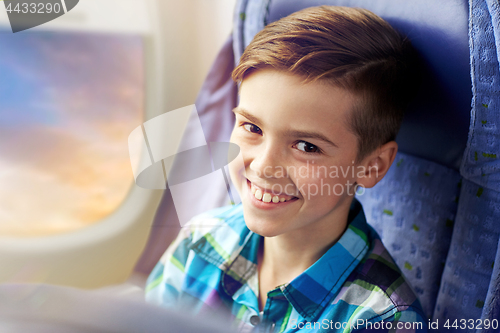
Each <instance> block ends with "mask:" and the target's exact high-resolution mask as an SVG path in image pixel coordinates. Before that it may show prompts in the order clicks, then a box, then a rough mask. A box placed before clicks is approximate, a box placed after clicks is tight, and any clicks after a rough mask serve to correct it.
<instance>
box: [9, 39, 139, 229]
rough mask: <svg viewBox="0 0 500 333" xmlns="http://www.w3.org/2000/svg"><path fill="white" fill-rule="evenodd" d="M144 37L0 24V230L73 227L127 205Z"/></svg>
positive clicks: (137, 120) (130, 182)
mask: <svg viewBox="0 0 500 333" xmlns="http://www.w3.org/2000/svg"><path fill="white" fill-rule="evenodd" d="M5 32H7V31H5ZM142 42H143V40H142V37H141V36H139V35H137V36H136V35H119V34H97V33H82V32H74V33H72V32H25V33H17V34H12V33H11V32H10V31H8V33H3V32H2V31H0V100H1V101H0V235H2V236H12V237H33V236H44V235H51V234H58V233H63V232H69V231H73V230H76V229H79V228H82V227H85V226H88V225H90V224H92V223H95V222H98V221H99V220H101V219H102V218H104V217H106V216H107V215H109V214H110V213H112V212H113V211H114V210H115V209H117V207H118V206H119V205H120V203H121V202H122V200H123V199H124V198H125V196H126V195H127V193H128V191H129V189H130V187H131V185H132V184H133V175H132V170H131V167H130V161H129V155H128V143H127V138H128V135H129V134H130V132H131V131H132V130H133V129H134V128H135V127H137V126H139V125H140V124H141V123H142V121H143V109H144V59H143V44H142Z"/></svg>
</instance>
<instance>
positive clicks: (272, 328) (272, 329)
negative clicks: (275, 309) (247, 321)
mask: <svg viewBox="0 0 500 333" xmlns="http://www.w3.org/2000/svg"><path fill="white" fill-rule="evenodd" d="M275 327H276V323H272V324H271V332H272V331H274V328H275Z"/></svg>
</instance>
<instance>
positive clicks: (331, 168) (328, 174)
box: [230, 69, 359, 237]
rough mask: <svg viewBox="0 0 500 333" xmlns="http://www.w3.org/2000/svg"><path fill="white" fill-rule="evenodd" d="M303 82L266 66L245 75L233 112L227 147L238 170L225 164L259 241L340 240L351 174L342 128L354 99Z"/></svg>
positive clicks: (347, 135)
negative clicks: (235, 149) (233, 150)
mask: <svg viewBox="0 0 500 333" xmlns="http://www.w3.org/2000/svg"><path fill="white" fill-rule="evenodd" d="M302 80H303V78H302V77H300V76H293V75H290V74H287V73H283V72H278V71H275V70H270V69H266V70H260V71H257V72H255V73H252V74H250V75H249V76H248V77H246V78H245V80H244V81H243V83H242V84H241V87H240V103H239V105H238V107H237V108H235V109H234V113H235V115H236V123H235V127H234V129H233V133H232V135H231V142H233V143H235V144H237V145H238V146H239V147H240V148H241V154H242V157H243V165H241V164H237V163H231V164H230V173H231V178H232V180H233V183H234V184H235V187H236V189H237V190H238V192H239V194H240V197H241V200H242V204H243V209H244V216H245V222H246V224H247V226H248V228H249V229H250V230H252V231H254V232H256V233H257V234H260V235H262V236H266V237H273V236H278V235H284V234H289V235H296V236H297V237H302V236H304V237H305V236H306V235H307V234H309V235H311V236H314V235H319V234H324V233H329V234H338V235H337V236H340V234H341V233H342V232H343V231H344V229H345V227H346V222H347V213H348V211H349V206H350V203H351V198H352V194H353V191H354V186H353V184H354V182H355V181H356V177H357V175H358V169H359V168H356V166H357V165H356V164H355V162H354V161H355V160H356V155H357V138H356V136H355V135H354V134H353V133H352V132H350V131H349V128H348V125H347V115H348V113H349V112H351V109H352V106H353V105H354V100H355V99H354V96H353V95H352V94H351V93H349V92H347V91H345V90H343V89H341V88H337V87H334V86H333V85H331V84H328V83H325V82H321V81H318V82H312V83H307V84H303V83H302V82H301V81H302ZM237 160H238V159H237ZM240 161H241V160H240ZM353 171H354V172H353ZM353 173H354V174H353ZM284 200H285V201H284ZM266 201H267V202H266ZM269 201H270V202H269Z"/></svg>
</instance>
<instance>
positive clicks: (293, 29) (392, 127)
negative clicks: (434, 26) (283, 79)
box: [232, 6, 419, 160]
mask: <svg viewBox="0 0 500 333" xmlns="http://www.w3.org/2000/svg"><path fill="white" fill-rule="evenodd" d="M416 59H417V57H416V54H415V51H414V49H413V47H412V46H411V43H410V41H409V40H408V39H407V38H405V37H403V36H402V35H400V34H399V33H398V32H397V31H396V30H394V29H393V28H392V27H391V26H390V25H389V24H388V23H387V22H386V21H384V20H383V19H382V18H380V17H379V16H377V15H375V14H373V13H372V12H370V11H368V10H366V9H360V8H349V7H334V6H321V7H312V8H306V9H303V10H301V11H298V12H296V13H293V14H291V15H289V16H287V17H284V18H282V19H280V20H279V21H276V22H273V23H271V24H269V25H267V26H266V27H265V28H264V29H263V30H262V31H260V32H259V33H258V34H257V35H256V36H255V38H254V39H253V41H252V42H251V43H250V45H248V47H247V48H246V49H245V52H244V53H243V55H242V56H241V59H240V63H239V65H238V66H237V67H236V68H235V69H234V71H233V74H232V77H233V80H235V81H236V82H238V83H241V82H242V81H243V79H244V78H245V77H246V76H247V75H249V74H250V73H252V72H254V71H256V70H259V69H263V68H272V69H276V70H278V71H285V72H289V73H292V74H297V75H301V76H303V77H304V79H305V82H311V81H315V80H327V81H329V82H331V83H333V84H334V85H335V86H338V87H341V88H344V89H346V90H348V91H350V92H351V93H354V94H355V95H357V96H359V97H360V98H359V103H356V105H355V106H354V109H353V111H352V112H351V113H350V117H349V119H347V121H348V126H349V127H350V129H351V131H352V132H353V133H354V134H355V135H356V136H357V137H358V160H361V159H362V158H364V157H365V156H366V155H368V154H369V153H370V152H372V151H373V150H375V149H376V148H378V147H379V146H381V145H383V144H384V143H386V142H389V141H391V140H394V139H395V138H396V134H397V132H398V130H399V127H400V125H401V121H402V118H403V114H404V110H405V109H406V107H407V104H408V102H409V100H410V99H411V97H412V95H413V92H414V91H415V90H416V88H417V85H416V83H417V82H418V81H419V80H418V69H417V64H418V62H417V60H416Z"/></svg>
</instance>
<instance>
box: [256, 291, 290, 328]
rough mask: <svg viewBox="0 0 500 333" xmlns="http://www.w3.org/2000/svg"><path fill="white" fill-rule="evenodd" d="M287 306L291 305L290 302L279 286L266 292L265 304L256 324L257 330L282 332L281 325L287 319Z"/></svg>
mask: <svg viewBox="0 0 500 333" xmlns="http://www.w3.org/2000/svg"><path fill="white" fill-rule="evenodd" d="M289 307H291V304H290V302H288V300H287V299H286V297H285V295H283V292H282V291H281V289H280V288H276V289H274V290H272V291H270V292H268V293H267V301H266V305H265V306H264V311H263V313H262V315H261V316H260V317H261V318H260V319H261V322H260V323H259V325H258V332H259V333H274V332H283V329H282V326H283V325H285V326H286V324H287V323H286V322H285V321H288V317H289V316H288V315H287V314H288V313H289V312H290V309H289Z"/></svg>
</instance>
